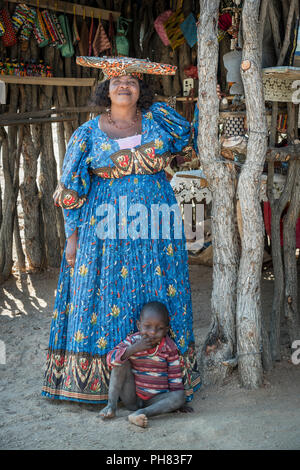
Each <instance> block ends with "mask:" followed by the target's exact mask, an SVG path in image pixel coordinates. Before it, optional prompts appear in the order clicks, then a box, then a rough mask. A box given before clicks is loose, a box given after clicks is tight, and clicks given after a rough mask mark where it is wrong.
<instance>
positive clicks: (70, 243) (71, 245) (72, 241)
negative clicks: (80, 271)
mask: <svg viewBox="0 0 300 470" xmlns="http://www.w3.org/2000/svg"><path fill="white" fill-rule="evenodd" d="M76 247H77V229H76V230H75V232H74V233H73V234H72V235H71V236H70V237H69V238H68V240H67V246H66V260H67V263H68V265H70V266H71V267H72V268H74V266H75V259H76Z"/></svg>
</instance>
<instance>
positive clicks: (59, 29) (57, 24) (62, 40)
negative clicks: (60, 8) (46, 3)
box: [50, 11, 67, 49]
mask: <svg viewBox="0 0 300 470" xmlns="http://www.w3.org/2000/svg"><path fill="white" fill-rule="evenodd" d="M50 14H51V18H52V21H53V23H54V25H55V28H56V31H57V36H58V44H57V48H58V49H60V48H61V47H62V46H63V45H64V44H66V42H67V40H66V38H65V35H64V33H63V30H62V27H61V24H60V22H59V20H58V17H57V16H56V14H55V13H54V12H53V11H51V12H50Z"/></svg>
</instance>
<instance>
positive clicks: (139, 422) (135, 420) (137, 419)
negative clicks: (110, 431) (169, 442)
mask: <svg viewBox="0 0 300 470" xmlns="http://www.w3.org/2000/svg"><path fill="white" fill-rule="evenodd" d="M128 419H129V421H130V422H131V423H132V424H135V425H136V426H140V427H141V428H146V427H147V426H148V418H147V416H146V415H144V414H142V413H141V414H139V415H137V414H135V413H133V414H131V415H129V416H128Z"/></svg>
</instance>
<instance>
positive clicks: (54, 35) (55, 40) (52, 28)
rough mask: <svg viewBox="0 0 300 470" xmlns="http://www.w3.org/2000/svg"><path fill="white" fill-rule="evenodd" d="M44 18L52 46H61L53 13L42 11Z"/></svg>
mask: <svg viewBox="0 0 300 470" xmlns="http://www.w3.org/2000/svg"><path fill="white" fill-rule="evenodd" d="M42 18H43V20H44V22H45V25H46V28H47V31H48V33H49V36H50V38H51V43H50V46H57V45H58V44H59V35H58V31H57V28H56V25H55V23H54V21H53V18H52V15H51V13H50V12H49V11H48V10H44V11H42Z"/></svg>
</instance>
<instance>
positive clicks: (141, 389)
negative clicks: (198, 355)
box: [106, 333, 184, 400]
mask: <svg viewBox="0 0 300 470" xmlns="http://www.w3.org/2000/svg"><path fill="white" fill-rule="evenodd" d="M140 339H141V335H140V333H134V334H132V335H129V336H127V338H126V339H125V340H124V341H122V342H121V343H120V344H118V346H116V347H115V348H114V349H113V350H112V351H110V352H109V353H108V354H107V357H106V360H107V364H108V366H109V367H117V366H120V365H122V364H124V362H126V361H127V360H129V361H130V363H131V367H132V372H133V374H134V378H135V385H136V394H137V395H138V396H139V397H140V398H142V399H143V400H149V399H150V398H152V397H154V396H155V395H157V394H158V393H164V392H168V391H174V390H183V389H184V387H183V382H182V375H181V367H180V361H179V355H178V351H177V347H176V345H175V343H174V341H172V339H171V338H170V337H169V336H165V337H164V338H163V339H162V340H161V342H160V344H159V345H158V347H156V348H153V349H148V350H147V351H140V352H137V353H135V354H134V355H133V356H130V358H128V359H125V360H122V359H121V357H122V356H123V354H124V353H125V351H126V349H127V348H128V346H131V345H132V344H134V343H135V342H137V341H138V340H140Z"/></svg>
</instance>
